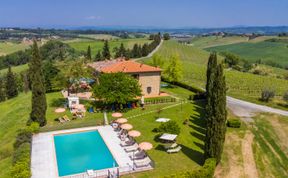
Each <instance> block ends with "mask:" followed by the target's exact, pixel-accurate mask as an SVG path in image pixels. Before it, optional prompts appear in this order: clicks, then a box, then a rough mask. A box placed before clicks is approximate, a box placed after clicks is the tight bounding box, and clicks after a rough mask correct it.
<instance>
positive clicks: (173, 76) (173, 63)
mask: <svg viewBox="0 0 288 178" xmlns="http://www.w3.org/2000/svg"><path fill="white" fill-rule="evenodd" d="M182 72H183V66H182V64H181V61H180V58H179V55H177V54H174V55H172V56H171V57H170V61H169V64H168V66H167V68H166V69H165V70H164V75H165V77H166V78H167V79H168V81H170V82H178V81H179V80H180V79H181V78H182Z"/></svg>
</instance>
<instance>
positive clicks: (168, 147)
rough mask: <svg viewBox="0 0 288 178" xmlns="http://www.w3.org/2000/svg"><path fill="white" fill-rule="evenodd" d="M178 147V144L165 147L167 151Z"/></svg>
mask: <svg viewBox="0 0 288 178" xmlns="http://www.w3.org/2000/svg"><path fill="white" fill-rule="evenodd" d="M177 146H178V144H177V143H173V144H172V145H165V149H173V148H176V147H177Z"/></svg>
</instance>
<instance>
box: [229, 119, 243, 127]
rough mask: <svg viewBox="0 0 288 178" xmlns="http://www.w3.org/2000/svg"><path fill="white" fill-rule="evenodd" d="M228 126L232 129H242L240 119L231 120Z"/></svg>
mask: <svg viewBox="0 0 288 178" xmlns="http://www.w3.org/2000/svg"><path fill="white" fill-rule="evenodd" d="M227 126H228V127H232V128H240V127H241V121H240V120H239V119H229V120H228V121H227Z"/></svg>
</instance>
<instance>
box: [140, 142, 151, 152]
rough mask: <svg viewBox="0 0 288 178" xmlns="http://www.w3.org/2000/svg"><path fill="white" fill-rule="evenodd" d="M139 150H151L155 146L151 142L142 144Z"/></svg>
mask: <svg viewBox="0 0 288 178" xmlns="http://www.w3.org/2000/svg"><path fill="white" fill-rule="evenodd" d="M139 148H140V149H141V150H145V151H146V150H151V149H152V148H153V145H152V144H151V143H149V142H142V143H140V144H139Z"/></svg>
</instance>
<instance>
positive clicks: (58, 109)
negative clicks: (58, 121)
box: [55, 108, 65, 113]
mask: <svg viewBox="0 0 288 178" xmlns="http://www.w3.org/2000/svg"><path fill="white" fill-rule="evenodd" d="M55 112H56V113H62V112H65V108H57V109H55Z"/></svg>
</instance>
